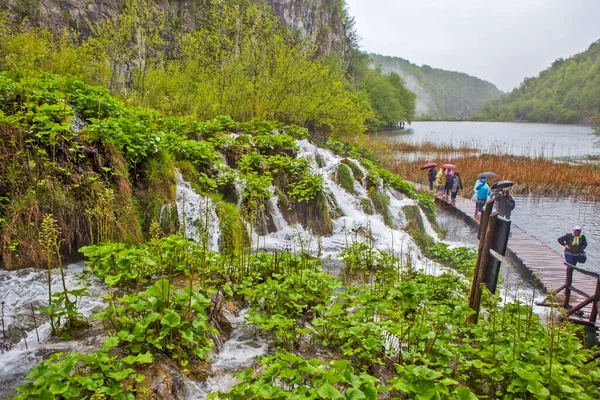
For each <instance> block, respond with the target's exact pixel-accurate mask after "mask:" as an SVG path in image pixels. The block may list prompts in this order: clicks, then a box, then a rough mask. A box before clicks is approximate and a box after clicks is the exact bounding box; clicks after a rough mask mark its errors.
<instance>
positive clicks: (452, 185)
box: [427, 167, 463, 205]
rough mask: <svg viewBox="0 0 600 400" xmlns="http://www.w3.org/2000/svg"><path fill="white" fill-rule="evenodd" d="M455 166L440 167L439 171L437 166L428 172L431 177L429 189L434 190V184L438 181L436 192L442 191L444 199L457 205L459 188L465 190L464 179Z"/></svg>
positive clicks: (429, 177)
mask: <svg viewBox="0 0 600 400" xmlns="http://www.w3.org/2000/svg"><path fill="white" fill-rule="evenodd" d="M454 169H455V168H440V171H439V172H438V171H437V170H436V169H435V167H432V168H430V169H429V172H428V173H427V176H428V179H429V190H433V184H434V183H436V193H437V192H441V196H442V199H443V200H444V201H448V196H450V201H451V202H452V205H456V196H457V195H458V191H459V190H463V184H462V179H461V177H460V174H459V173H458V171H455V170H454Z"/></svg>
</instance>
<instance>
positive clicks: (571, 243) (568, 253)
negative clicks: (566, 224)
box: [558, 226, 587, 266]
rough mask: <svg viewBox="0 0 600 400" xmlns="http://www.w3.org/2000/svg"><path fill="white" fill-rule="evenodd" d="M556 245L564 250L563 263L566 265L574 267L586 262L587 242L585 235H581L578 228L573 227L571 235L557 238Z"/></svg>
mask: <svg viewBox="0 0 600 400" xmlns="http://www.w3.org/2000/svg"><path fill="white" fill-rule="evenodd" d="M558 243H560V244H561V245H563V246H564V248H565V261H566V262H567V263H568V264H571V265H573V266H576V265H577V263H582V264H583V263H584V262H585V261H586V256H585V248H586V247H587V240H586V238H585V235H583V234H582V233H581V227H580V226H576V227H574V228H573V233H567V234H566V235H564V236H561V237H559V238H558Z"/></svg>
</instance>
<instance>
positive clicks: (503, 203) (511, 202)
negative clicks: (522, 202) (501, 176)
mask: <svg viewBox="0 0 600 400" xmlns="http://www.w3.org/2000/svg"><path fill="white" fill-rule="evenodd" d="M492 198H493V200H494V205H495V206H496V212H497V213H498V215H499V216H501V217H504V218H506V219H510V214H511V213H512V210H514V209H515V205H516V204H515V199H513V197H512V196H511V195H510V192H509V191H508V189H501V190H499V191H497V192H496V193H494V194H493V195H492Z"/></svg>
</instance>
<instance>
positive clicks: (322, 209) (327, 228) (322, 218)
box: [277, 191, 333, 235]
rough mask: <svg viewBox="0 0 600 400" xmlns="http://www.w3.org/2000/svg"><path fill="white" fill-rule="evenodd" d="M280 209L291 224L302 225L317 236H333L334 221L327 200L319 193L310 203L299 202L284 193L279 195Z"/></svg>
mask: <svg viewBox="0 0 600 400" xmlns="http://www.w3.org/2000/svg"><path fill="white" fill-rule="evenodd" d="M277 199H278V203H279V209H280V210H281V213H282V214H283V216H284V218H285V220H286V221H288V223H290V224H292V225H293V224H300V225H302V226H303V227H305V228H307V229H310V230H311V231H312V233H313V234H315V235H331V233H332V232H333V221H332V219H331V212H330V209H329V205H328V203H327V199H326V198H325V195H324V194H323V192H319V193H317V194H316V195H315V197H314V198H313V199H311V200H309V201H303V202H297V201H294V200H292V199H289V198H288V197H287V196H286V195H285V194H284V193H283V192H281V191H279V192H278V194H277Z"/></svg>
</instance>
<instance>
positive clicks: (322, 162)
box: [315, 154, 325, 168]
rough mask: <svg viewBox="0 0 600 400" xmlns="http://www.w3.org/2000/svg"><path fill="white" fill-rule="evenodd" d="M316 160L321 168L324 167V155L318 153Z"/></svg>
mask: <svg viewBox="0 0 600 400" xmlns="http://www.w3.org/2000/svg"><path fill="white" fill-rule="evenodd" d="M315 161H316V162H317V165H318V166H319V168H323V167H324V166H325V160H324V159H323V156H321V155H320V154H317V155H316V156H315Z"/></svg>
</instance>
